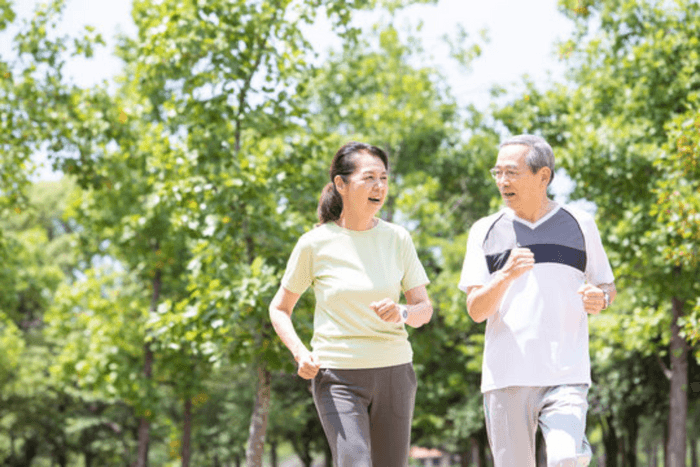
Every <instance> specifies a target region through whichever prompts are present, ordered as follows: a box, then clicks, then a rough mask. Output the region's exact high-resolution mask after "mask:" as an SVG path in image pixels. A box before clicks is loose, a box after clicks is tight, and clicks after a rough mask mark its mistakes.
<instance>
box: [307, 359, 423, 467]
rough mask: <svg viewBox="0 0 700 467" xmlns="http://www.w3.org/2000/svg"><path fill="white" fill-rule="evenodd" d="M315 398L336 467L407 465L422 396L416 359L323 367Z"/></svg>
mask: <svg viewBox="0 0 700 467" xmlns="http://www.w3.org/2000/svg"><path fill="white" fill-rule="evenodd" d="M312 390H313V396H314V403H315V404H316V409H317V410H318V415H319V417H320V418H321V424H322V425H323V430H324V431H325V433H326V438H327V439H328V444H329V445H330V447H331V452H332V453H333V464H334V465H335V466H336V467H406V466H407V465H408V451H409V448H410V444H411V420H412V419H413V407H414V405H415V400H416V374H415V373H414V371H413V364H411V363H406V364H405V365H397V366H390V367H385V368H371V369H362V370H333V369H327V368H322V369H321V370H320V371H319V372H318V374H317V375H316V378H314V380H313V383H312Z"/></svg>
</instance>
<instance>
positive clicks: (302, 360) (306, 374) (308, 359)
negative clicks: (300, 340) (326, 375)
mask: <svg viewBox="0 0 700 467" xmlns="http://www.w3.org/2000/svg"><path fill="white" fill-rule="evenodd" d="M297 363H298V364H299V369H298V370H297V374H298V375H299V376H301V377H302V378H304V379H313V378H314V377H316V374H317V373H318V370H319V368H321V364H320V363H319V361H318V359H317V358H316V356H315V355H314V354H312V353H311V352H309V351H308V350H306V351H304V352H303V353H302V354H301V356H300V357H299V359H298V360H297Z"/></svg>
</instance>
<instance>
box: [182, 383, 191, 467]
mask: <svg viewBox="0 0 700 467" xmlns="http://www.w3.org/2000/svg"><path fill="white" fill-rule="evenodd" d="M191 439H192V398H191V397H186V398H185V414H184V425H183V427H182V467H189V466H190V441H191Z"/></svg>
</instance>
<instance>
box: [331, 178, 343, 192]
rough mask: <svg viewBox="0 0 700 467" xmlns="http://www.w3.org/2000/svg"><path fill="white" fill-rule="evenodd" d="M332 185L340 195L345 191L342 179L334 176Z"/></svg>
mask: <svg viewBox="0 0 700 467" xmlns="http://www.w3.org/2000/svg"><path fill="white" fill-rule="evenodd" d="M333 184H334V185H335V189H336V190H338V193H340V194H342V193H343V191H344V190H345V182H344V181H343V177H341V176H340V175H336V176H335V177H334V178H333Z"/></svg>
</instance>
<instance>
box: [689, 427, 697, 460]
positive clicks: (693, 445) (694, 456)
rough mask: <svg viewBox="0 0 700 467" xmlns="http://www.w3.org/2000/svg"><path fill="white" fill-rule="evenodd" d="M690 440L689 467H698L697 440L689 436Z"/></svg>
mask: <svg viewBox="0 0 700 467" xmlns="http://www.w3.org/2000/svg"><path fill="white" fill-rule="evenodd" d="M691 438H692V439H691V440H690V467H698V440H696V439H695V435H692V436H691Z"/></svg>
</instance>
